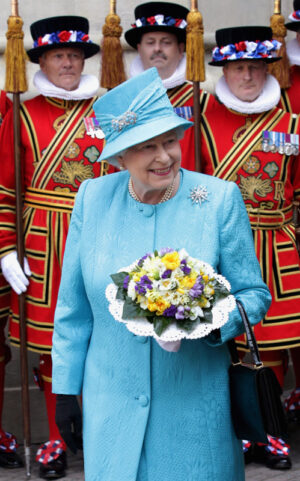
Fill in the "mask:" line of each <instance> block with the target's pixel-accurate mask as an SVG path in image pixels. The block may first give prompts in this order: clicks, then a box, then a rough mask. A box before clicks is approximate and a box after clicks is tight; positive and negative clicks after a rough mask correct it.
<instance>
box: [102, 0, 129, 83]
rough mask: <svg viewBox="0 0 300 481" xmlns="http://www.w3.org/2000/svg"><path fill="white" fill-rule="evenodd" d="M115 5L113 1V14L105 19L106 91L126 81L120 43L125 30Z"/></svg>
mask: <svg viewBox="0 0 300 481" xmlns="http://www.w3.org/2000/svg"><path fill="white" fill-rule="evenodd" d="M115 4H116V2H115V0H111V12H110V14H109V15H107V17H106V18H105V24H104V25H103V28H102V33H103V41H102V45H101V55H102V69H101V87H104V88H106V89H112V88H114V87H116V86H117V85H119V84H120V83H122V82H124V80H125V71H124V64H123V51H122V47H121V42H120V37H121V34H122V31H123V29H122V27H121V25H120V17H119V16H118V15H117V14H116V13H115Z"/></svg>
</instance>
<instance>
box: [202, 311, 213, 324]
mask: <svg viewBox="0 0 300 481" xmlns="http://www.w3.org/2000/svg"><path fill="white" fill-rule="evenodd" d="M203 315H204V320H203V319H202V320H201V322H207V323H208V324H211V323H212V320H213V315H212V312H211V309H209V310H208V309H203Z"/></svg>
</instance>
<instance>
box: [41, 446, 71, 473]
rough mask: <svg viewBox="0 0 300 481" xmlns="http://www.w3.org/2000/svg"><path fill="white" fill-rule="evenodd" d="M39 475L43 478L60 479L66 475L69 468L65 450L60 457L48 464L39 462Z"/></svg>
mask: <svg viewBox="0 0 300 481" xmlns="http://www.w3.org/2000/svg"><path fill="white" fill-rule="evenodd" d="M39 465H40V469H39V476H40V478H42V479H59V478H63V477H64V476H65V475H66V471H65V470H66V468H67V454H66V452H65V451H64V452H63V453H61V454H60V455H59V456H58V458H56V459H54V460H53V461H50V462H49V463H47V464H42V463H39Z"/></svg>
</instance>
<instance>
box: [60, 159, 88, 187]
mask: <svg viewBox="0 0 300 481" xmlns="http://www.w3.org/2000/svg"><path fill="white" fill-rule="evenodd" d="M93 177H94V172H93V166H92V165H84V160H80V161H79V162H78V161H73V160H70V162H66V161H65V160H63V161H62V163H61V170H60V172H54V174H53V180H54V182H59V183H60V184H71V185H72V186H73V187H78V186H77V184H76V182H75V179H76V180H78V181H79V182H83V181H84V180H85V179H92V178H93Z"/></svg>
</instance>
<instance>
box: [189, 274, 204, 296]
mask: <svg viewBox="0 0 300 481" xmlns="http://www.w3.org/2000/svg"><path fill="white" fill-rule="evenodd" d="M203 289H204V286H203V284H202V276H199V277H197V280H196V282H195V284H194V285H193V287H192V288H191V289H190V290H189V295H190V296H191V297H192V298H193V299H195V298H196V297H199V296H201V294H202V293H203Z"/></svg>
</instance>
